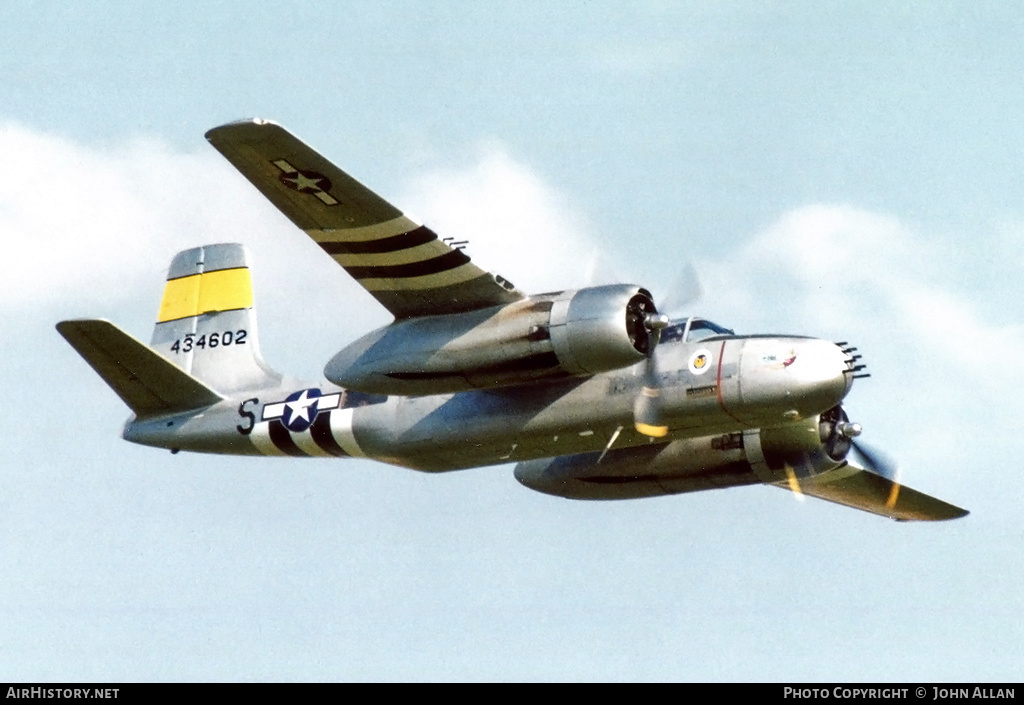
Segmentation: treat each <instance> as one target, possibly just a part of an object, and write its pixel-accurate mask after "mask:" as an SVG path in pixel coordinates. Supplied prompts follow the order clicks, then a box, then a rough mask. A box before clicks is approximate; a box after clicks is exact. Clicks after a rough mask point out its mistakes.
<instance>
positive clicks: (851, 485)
mask: <svg viewBox="0 0 1024 705" xmlns="http://www.w3.org/2000/svg"><path fill="white" fill-rule="evenodd" d="M775 485H776V486H777V487H782V488H785V489H789V490H793V491H794V492H798V493H799V494H805V495H810V496H811V497H817V498H819V499H824V500H828V501H829V502H835V503H836V504H842V505H844V506H847V507H852V508H854V509H861V510H863V511H865V512H871V513H872V514H879V515H881V516H885V517H889V518H890V519H896V520H897V521H942V520H944V519H958V518H960V517H962V516H966V515H967V514H968V513H969V512H968V511H967V510H966V509H961V508H960V507H956V506H953V505H952V504H949V503H947V502H943V501H942V500H941V499H936V498H935V497H932V496H930V495H926V494H924V493H923V492H918V491H917V490H914V489H911V488H909V487H906V486H904V485H901V484H899V483H897V482H893V481H892V480H889V479H886V478H884V477H882V476H881V475H878V474H876V473H873V472H871V471H870V470H865V469H863V468H859V467H856V466H855V465H852V464H849V463H847V464H846V465H844V466H842V467H839V468H836V469H835V470H829V471H827V472H823V473H821V474H819V475H814V476H813V477H808V478H800V480H799V481H798V482H797V481H795V480H793V479H791V480H788V481H783V482H778V483H775Z"/></svg>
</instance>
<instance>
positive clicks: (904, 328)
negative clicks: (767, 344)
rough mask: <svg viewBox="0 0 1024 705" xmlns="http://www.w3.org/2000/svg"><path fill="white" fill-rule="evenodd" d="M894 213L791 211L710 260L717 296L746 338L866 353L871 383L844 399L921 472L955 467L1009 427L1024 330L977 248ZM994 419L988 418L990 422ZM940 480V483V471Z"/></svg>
mask: <svg viewBox="0 0 1024 705" xmlns="http://www.w3.org/2000/svg"><path fill="white" fill-rule="evenodd" d="M955 249H956V248H955V247H951V246H950V245H949V244H948V242H946V241H945V240H944V239H940V238H939V237H938V236H936V235H935V234H934V233H930V232H919V231H918V229H917V228H916V227H914V226H911V225H908V224H907V223H905V222H903V221H901V220H900V219H898V218H896V217H893V216H891V215H885V214H878V213H872V212H869V211H865V210H861V209H857V208H852V207H849V206H831V205H814V206H807V207H803V208H798V209H795V210H793V211H790V212H788V213H785V214H783V215H782V216H781V217H780V218H779V219H778V220H777V221H776V222H775V223H774V224H773V225H771V226H770V227H768V228H766V229H765V230H764V231H762V232H760V233H758V234H756V235H754V236H753V237H752V238H751V239H750V240H748V241H747V243H746V244H745V245H744V246H743V247H742V248H741V249H740V250H739V251H738V252H736V254H735V256H733V257H730V258H729V259H728V261H714V262H709V261H705V262H701V263H699V264H698V269H699V271H700V274H701V278H702V280H703V281H704V284H705V289H706V291H707V301H708V304H709V306H710V307H713V309H714V311H715V314H714V315H715V316H720V317H721V318H722V321H721V322H723V323H726V324H732V325H735V327H736V328H737V330H739V331H742V332H788V333H795V334H808V335H814V336H818V337H823V338H829V339H832V340H847V341H850V342H851V343H852V344H854V345H856V346H858V347H859V352H860V353H861V354H863V356H864V358H863V362H865V363H866V364H867V365H868V370H867V371H868V372H870V373H871V374H872V379H870V380H865V381H862V382H859V383H858V384H856V385H855V386H854V390H853V392H852V393H851V394H850V396H849V397H848V404H847V407H848V409H849V410H850V411H851V413H852V414H853V415H854V416H855V417H856V418H857V420H860V421H862V422H866V423H865V426H866V438H868V440H869V442H870V441H873V442H875V443H878V444H881V445H882V446H883V447H886V448H888V449H889V450H890V452H892V453H893V454H894V455H897V456H899V457H900V458H901V460H903V461H906V462H907V464H908V465H909V466H911V467H912V468H916V469H917V470H916V473H917V474H914V473H912V475H911V478H910V481H911V484H913V479H914V478H915V477H916V478H921V477H928V476H933V475H936V474H939V475H940V476H941V475H943V474H948V475H949V476H954V475H958V474H959V473H961V472H962V468H963V467H964V466H965V465H966V464H968V463H972V462H973V459H974V458H977V457H980V456H981V455H982V451H981V447H982V446H985V445H991V444H993V443H997V444H1000V445H1002V446H1004V447H1006V448H1009V447H1010V446H1011V445H1014V444H1016V445H1018V446H1019V441H1018V440H1016V439H1015V438H1011V437H1008V436H1007V435H1006V428H1008V427H1010V426H1012V424H1013V423H1014V422H1013V420H1012V417H1013V416H1014V415H1015V413H1016V410H1015V409H1014V406H1015V401H1014V400H1012V399H1011V398H1008V397H1007V396H1006V390H1013V389H1020V388H1022V387H1024V371H1022V369H1021V367H1020V365H1019V363H1018V360H1019V359H1021V358H1022V357H1024V329H1022V326H1021V325H1020V323H1019V322H1011V323H997V322H994V321H993V320H991V318H990V317H989V316H987V315H986V314H985V313H983V312H984V310H985V307H984V304H985V301H983V300H982V299H983V297H984V290H983V289H978V288H977V287H975V286H973V285H972V286H971V287H970V288H968V286H967V284H965V277H964V274H963V273H964V272H965V271H967V270H970V269H972V268H973V267H974V261H973V259H972V256H971V255H970V254H969V253H968V252H961V253H960V256H958V257H957V258H955V259H954V258H950V257H949V252H950V250H955ZM982 419H985V420H987V423H984V424H982V423H979V421H980V420H982ZM933 480H934V477H933Z"/></svg>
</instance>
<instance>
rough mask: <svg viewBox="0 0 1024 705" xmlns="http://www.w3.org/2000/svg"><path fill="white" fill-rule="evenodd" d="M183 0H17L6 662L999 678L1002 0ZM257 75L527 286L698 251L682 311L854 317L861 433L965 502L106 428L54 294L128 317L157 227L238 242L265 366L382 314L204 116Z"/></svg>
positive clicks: (660, 263)
mask: <svg viewBox="0 0 1024 705" xmlns="http://www.w3.org/2000/svg"><path fill="white" fill-rule="evenodd" d="M179 5H180V4H179ZM179 5H175V6H173V7H172V5H170V4H166V6H165V7H166V9H159V6H154V5H147V6H146V7H144V8H143V7H141V6H139V5H138V4H136V3H117V2H94V3H90V4H89V5H88V6H84V5H76V4H67V3H45V2H17V1H16V2H10V3H5V4H4V5H3V6H2V7H0V26H2V27H4V28H5V30H6V31H5V42H4V49H3V50H2V51H0V95H3V96H4V99H3V101H2V103H0V154H3V155H4V156H3V159H4V163H5V165H4V168H3V169H2V170H0V234H2V236H3V241H4V243H5V245H6V247H7V251H6V253H5V257H3V258H0V293H2V294H3V296H2V297H0V299H2V301H0V322H2V326H3V328H2V329H3V331H4V334H3V335H2V336H0V359H2V360H3V363H4V372H3V377H2V379H3V389H4V390H5V391H6V393H7V396H8V399H9V402H8V408H9V409H10V410H11V413H10V417H11V418H10V422H9V424H8V426H7V428H8V431H7V433H6V434H5V435H4V439H5V440H6V441H7V442H6V443H4V460H3V462H2V463H0V573H2V574H3V575H4V576H6V579H5V580H4V581H2V582H0V663H3V664H4V667H3V668H2V669H0V670H2V671H3V675H4V676H6V677H7V678H9V679H11V680H126V681H131V680H143V681H150V680H260V681H263V680H274V681H276V680H453V679H470V680H480V679H486V680H538V679H539V680H741V681H742V680H757V681H763V680H771V681H776V680H777V681H789V680H793V681H803V680H824V681H845V680H853V681H856V680H872V681H906V682H913V681H932V680H941V681H958V680H1015V679H1020V678H1021V676H1022V669H1021V665H1020V664H1021V663H1024V627H1022V626H1021V625H1020V620H1019V615H1020V613H1021V611H1022V608H1024V598H1022V596H1021V595H1022V593H1021V591H1020V589H1019V586H1020V585H1021V584H1022V582H1024V564H1022V562H1021V561H1020V558H1019V552H1020V546H1021V545H1022V542H1024V520H1022V519H1021V518H1020V516H1021V513H1020V511H1019V506H1020V497H1021V496H1022V489H1024V481H1022V479H1021V477H1020V474H1019V472H1018V470H1017V468H1018V466H1019V458H1020V457H1021V456H1022V454H1024V442H1022V440H1021V438H1020V437H1019V434H1018V433H1017V426H1018V422H1017V417H1018V415H1019V409H1018V407H1019V404H1018V400H1017V396H1018V394H1019V391H1020V390H1021V389H1022V387H1024V373H1022V372H1021V370H1020V366H1019V363H1018V360H1019V359H1021V355H1022V354H1024V328H1022V321H1021V313H1020V312H1021V310H1022V304H1024V296H1022V287H1021V285H1020V281H1021V274H1022V273H1024V272H1022V270H1024V265H1022V262H1024V257H1022V246H1021V244H1020V243H1021V241H1022V240H1021V238H1022V236H1024V219H1022V208H1021V205H1020V199H1021V196H1022V194H1024V179H1022V177H1021V171H1020V168H1019V165H1018V164H1017V160H1018V156H1019V155H1020V154H1022V153H1024V144H1022V141H1024V133H1022V132H1021V130H1020V129H1019V120H1018V119H1017V116H1019V115H1020V114H1021V112H1022V108H1024V87H1022V84H1021V82H1020V81H1019V67H1020V66H1021V65H1024V49H1022V48H1021V43H1020V41H1019V37H1020V36H1021V30H1022V29H1024V27H1022V24H1024V13H1022V12H1021V11H1019V10H1017V9H1016V8H1015V7H1014V6H1013V5H1011V4H1007V3H970V4H968V3H962V4H961V3H948V4H936V3H903V4H901V5H899V6H898V7H889V8H883V7H881V6H880V7H874V6H867V5H864V4H863V3H833V4H830V5H828V6H824V7H822V6H820V4H819V3H659V2H650V3H638V4H633V5H630V6H629V7H628V8H627V7H626V6H621V4H617V3H562V4H557V3H556V4H549V5H548V6H547V7H546V8H544V9H541V8H540V7H538V6H537V5H536V4H535V3H513V2H509V3H487V4H480V3H464V4H459V3H440V4H439V3H413V2H409V3H369V2H367V3H334V2H331V3H326V2H325V3H303V4H302V5H301V6H297V7H287V6H284V5H283V4H281V3H270V2H267V3H252V2H245V3H242V2H220V3H186V4H184V6H179ZM247 116H260V117H265V118H270V119H274V120H276V121H278V122H281V123H282V124H284V125H285V126H286V127H288V128H289V129H290V130H292V131H293V132H295V133H296V134H298V135H300V136H301V137H302V138H304V139H305V140H306V141H307V142H309V143H310V144H311V145H313V146H314V147H316V148H317V149H319V150H320V151H321V152H322V153H324V154H325V155H326V156H328V157H329V158H331V159H332V160H334V161H335V162H336V163H337V164H338V165H339V166H341V167H342V168H343V169H346V170H347V171H349V172H350V173H352V174H353V175H354V176H356V178H358V179H360V180H361V181H363V182H364V183H366V184H367V185H368V186H370V187H371V188H373V189H374V190H376V191H378V192H379V193H381V194H382V195H384V196H385V197H387V198H389V199H390V200H392V201H393V202H394V203H396V204H397V205H398V206H399V207H401V208H403V209H405V210H407V211H409V212H410V213H412V214H413V215H415V216H417V217H419V218H421V219H423V220H424V221H425V222H426V223H427V224H429V225H430V226H431V227H433V228H434V229H435V230H437V231H438V232H441V233H442V234H444V235H452V236H455V237H458V238H460V239H462V238H465V239H468V240H469V241H470V245H469V252H470V254H471V255H472V256H473V257H474V258H475V259H476V260H477V261H479V262H480V263H481V264H482V265H484V266H486V267H488V268H491V269H493V270H496V271H499V272H500V273H502V274H503V275H505V276H507V277H508V278H509V279H511V280H512V281H514V282H515V283H516V284H517V285H518V286H520V288H523V289H525V290H547V289H550V288H555V287H558V288H564V287H566V286H581V285H585V284H587V283H588V282H592V281H601V280H610V279H627V280H631V281H636V282H637V283H640V284H644V285H646V286H649V287H651V288H652V289H654V290H655V291H667V290H669V289H671V288H672V286H673V283H674V282H675V281H676V280H677V279H678V278H679V276H680V272H685V271H686V270H687V269H688V268H689V267H692V268H693V269H694V270H695V271H696V272H697V274H698V276H699V278H700V282H701V286H702V289H703V295H702V297H701V298H700V299H699V300H698V301H696V302H693V304H692V305H691V307H692V308H693V310H694V312H700V313H705V314H707V315H709V316H711V317H712V318H714V319H715V320H718V321H719V322H721V323H723V324H726V325H728V326H730V327H734V328H736V329H737V330H738V331H743V332H768V331H770V332H780V331H785V332H793V333H801V334H809V335H816V336H821V337H825V338H831V339H838V340H849V341H851V342H854V344H856V345H858V347H859V348H860V350H861V352H862V353H863V354H864V357H865V361H866V362H867V363H868V365H869V370H870V371H871V373H872V375H873V376H872V377H871V378H870V379H868V380H864V381H863V382H861V383H858V385H857V387H856V388H855V389H854V391H853V392H852V393H851V395H850V396H849V397H848V400H847V409H848V410H849V411H850V413H851V416H852V417H854V420H856V421H859V422H861V423H862V424H863V425H864V427H865V438H866V439H867V440H869V441H870V442H872V443H873V444H874V445H876V446H879V447H881V448H883V449H885V450H886V451H887V453H889V454H890V455H892V456H894V457H896V458H897V459H898V460H899V461H900V466H901V473H902V477H903V479H904V480H905V481H906V482H907V484H909V485H911V486H914V487H916V488H918V489H921V490H923V491H925V492H929V493H932V494H935V495H937V496H939V497H942V498H944V499H947V500H949V501H951V502H953V503H955V504H959V505H961V506H964V507H966V508H968V509H970V510H971V511H972V514H971V515H970V516H969V517H967V518H966V519H963V520H960V521H957V522H951V523H944V524H934V525H929V524H895V523H892V522H888V521H885V520H882V519H879V518H876V517H872V516H868V515H865V514H861V513H859V512H854V511H852V510H847V509H843V508H840V507H835V506H832V505H829V504H826V503H824V502H818V501H815V500H807V501H804V502H799V501H796V500H795V499H794V497H792V496H790V495H789V494H788V493H786V492H782V491H779V490H775V489H769V488H762V487H755V488H743V489H736V490H729V491H724V492H712V493H704V494H700V495H691V496H680V497H671V498H663V499H654V500H642V501H630V502H621V503H576V502H571V501H569V500H560V499H557V498H552V497H547V496H543V495H539V494H535V493H532V492H530V491H528V490H526V489H524V488H523V487H521V486H520V485H519V484H518V483H516V482H515V480H514V479H513V477H512V473H511V467H493V468H483V469H477V470H470V471H466V472H461V473H451V474H448V475H443V476H427V475H421V474H417V473H413V472H410V471H406V470H401V469H397V468H391V467H388V466H385V465H380V464H374V463H368V462H358V461H352V462H337V461H301V460H292V459H256V460H253V459H238V458H217V457H203V456H195V455H188V454H184V453H183V454H179V455H177V456H173V457H172V456H171V455H170V454H169V453H165V452H160V451H156V450H153V449H146V448H141V447H135V446H132V445H130V444H127V443H125V442H124V441H121V440H120V439H119V432H120V426H121V423H122V422H123V420H124V418H125V416H126V415H127V411H126V409H124V407H123V406H122V405H121V402H120V401H119V400H118V399H117V398H116V397H115V396H114V395H113V394H112V393H110V392H109V391H108V390H107V389H106V387H105V386H103V384H102V382H100V381H99V380H98V378H96V377H95V376H94V375H93V374H92V373H91V371H90V370H89V369H88V368H87V367H86V366H85V364H84V363H82V362H81V360H80V359H78V358H77V356H76V355H75V353H74V352H73V351H72V350H71V349H70V348H69V347H68V346H67V345H66V344H65V343H64V342H63V340H62V339H61V338H60V337H59V336H58V335H57V334H56V332H55V331H54V329H53V324H54V323H55V322H56V321H58V320H61V319H64V318H69V317H86V316H90V317H92V316H95V317H104V318H108V319H111V320H113V321H115V322H117V323H118V324H119V325H121V326H122V327H124V328H125V329H126V330H129V331H130V332H132V333H133V334H134V335H136V336H137V337H139V338H142V339H148V336H149V333H150V327H151V326H152V322H153V317H154V315H155V313H156V309H157V305H158V303H159V296H160V292H161V290H162V286H163V277H164V274H165V272H166V267H167V264H168V263H169V261H170V258H171V257H172V256H173V254H174V253H175V252H177V251H178V250H181V249H184V248H186V247H190V246H194V245H197V244H202V243H207V242H223V241H241V242H245V243H246V244H247V245H249V246H250V248H251V250H252V252H253V257H254V260H255V267H256V272H255V276H256V287H257V290H256V296H257V301H258V306H259V315H260V321H261V339H262V343H263V348H264V353H265V356H266V357H267V359H268V361H269V362H270V363H271V364H272V365H274V366H275V367H277V368H278V369H281V370H284V371H288V372H291V373H294V374H298V375H302V376H305V377H307V378H318V377H319V376H320V374H321V371H322V367H323V364H324V362H325V361H326V360H327V359H328V358H329V357H330V355H331V354H332V353H333V352H335V351H336V350H337V349H338V348H340V347H341V346H342V345H344V344H346V343H347V342H349V341H351V340H352V339H354V338H355V337H356V336H358V335H360V334H362V333H363V332H366V331H367V330H368V329H369V328H370V327H372V326H374V325H380V324H383V323H385V322H386V321H387V317H386V315H385V314H384V312H383V311H382V310H380V309H379V307H377V305H376V304H375V302H374V301H373V300H372V299H371V298H370V297H369V296H367V295H366V294H365V293H364V292H362V291H361V290H360V289H359V288H358V287H357V286H355V285H354V284H352V283H351V282H350V281H348V280H347V279H346V277H345V275H344V273H343V272H341V271H339V270H337V268H336V267H335V266H334V265H333V263H331V262H330V261H324V260H325V258H323V257H322V254H321V253H319V252H318V251H316V248H315V247H313V246H311V245H310V244H309V243H308V242H307V241H306V239H305V236H304V235H303V234H302V233H301V232H299V231H297V230H295V229H294V228H293V227H292V226H291V225H290V224H289V223H288V222H287V221H286V220H285V219H284V218H283V217H282V216H280V215H279V214H277V213H276V211H274V209H273V208H272V207H270V206H269V205H268V204H266V203H265V202H263V201H262V199H261V198H260V197H259V195H258V194H256V192H255V191H254V190H253V189H252V188H251V187H250V186H249V185H248V184H247V183H245V182H244V181H243V180H242V178H241V177H240V176H239V175H237V173H236V172H234V171H233V170H232V169H231V167H230V166H228V165H227V164H225V163H224V162H223V160H222V159H221V158H220V157H219V156H218V155H217V154H216V153H215V152H214V151H213V150H212V149H211V148H210V147H209V146H208V145H206V143H205V140H203V137H202V135H203V132H204V131H205V130H207V129H208V128H210V127H212V126H215V125H218V124H221V123H224V122H227V121H229V120H233V119H237V118H241V117H247ZM686 312H688V311H684V312H683V313H686Z"/></svg>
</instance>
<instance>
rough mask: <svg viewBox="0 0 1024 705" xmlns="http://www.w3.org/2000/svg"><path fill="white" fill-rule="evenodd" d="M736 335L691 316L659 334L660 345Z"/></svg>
mask: <svg viewBox="0 0 1024 705" xmlns="http://www.w3.org/2000/svg"><path fill="white" fill-rule="evenodd" d="M731 335H736V333H734V332H733V331H731V330H729V329H728V328H723V327H722V326H720V325H718V324H717V323H712V322H711V321H709V320H707V319H704V318H697V317H696V316H692V317H690V318H687V319H686V320H685V321H678V322H675V323H673V324H672V325H670V326H669V327H668V328H666V329H665V330H663V331H662V332H661V343H662V344H664V343H681V342H687V343H693V342H696V341H698V340H706V339H708V338H716V337H723V336H731Z"/></svg>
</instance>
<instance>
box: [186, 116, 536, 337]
mask: <svg viewBox="0 0 1024 705" xmlns="http://www.w3.org/2000/svg"><path fill="white" fill-rule="evenodd" d="M206 139H207V140H209V142H210V144H212V145H213V146H214V147H215V148H216V149H217V151H219V152H220V153H221V154H223V155H224V157H226V158H227V160H228V161H229V162H231V164H232V165H234V167H235V168H236V169H238V170H239V171H240V172H241V173H242V175H243V176H245V178H247V179H248V180H249V181H250V182H251V183H252V184H253V185H254V186H255V187H256V188H257V189H258V190H259V191H260V193H262V194H263V195H264V196H266V197H267V199H268V200H269V201H270V202H271V203H273V204H274V205H275V206H276V207H277V208H278V210H280V211H281V212H282V213H284V214H285V215H286V216H287V217H288V218H289V219H290V220H291V221H292V222H293V223H295V225H297V226H298V227H299V228H301V229H302V230H304V231H305V232H306V234H307V235H309V236H310V237H311V238H312V239H313V241H314V242H316V243H317V244H318V245H319V246H320V248H321V249H323V250H324V252H326V253H327V254H329V255H330V256H331V257H332V258H333V259H334V261H335V262H337V263H338V264H339V265H341V267H342V268H344V269H345V271H346V272H348V273H349V274H350V275H351V276H352V277H353V278H355V279H356V281H357V282H359V284H360V285H361V286H362V287H363V288H364V289H366V290H367V291H368V292H369V293H370V294H371V295H372V296H373V297H374V298H375V299H377V301H379V302H380V303H381V304H382V305H383V306H384V307H385V308H386V309H387V310H388V311H390V312H391V313H392V314H393V315H394V316H395V317H396V318H411V317H415V316H426V315H436V314H446V313H458V312H462V311H472V310H475V309H480V308H487V307H489V306H497V305H501V304H506V303H511V302H513V301H518V300H520V299H522V298H524V297H523V294H522V293H520V292H519V291H518V290H516V289H515V287H513V286H512V285H511V283H509V282H508V281H506V280H504V279H502V278H501V277H498V276H496V275H493V274H490V273H489V272H486V271H484V270H483V269H481V268H479V267H477V266H476V265H475V264H473V263H472V262H471V261H470V258H469V257H468V256H467V255H466V254H465V253H464V252H463V251H462V250H461V249H458V248H453V247H451V246H450V245H448V244H447V243H446V242H445V241H443V240H441V239H440V238H438V236H437V234H436V233H434V232H433V231H432V230H430V229H429V228H427V227H424V226H423V225H420V224H418V223H415V222H414V221H412V220H411V219H409V218H408V217H406V216H405V215H403V214H402V212H401V211H400V210H398V209H397V208H395V207H394V206H392V205H391V204H390V203H388V202H387V201H385V200H384V199H383V198H381V197H380V196H378V195H377V194H375V193H373V192H372V191H370V190H369V189H368V188H366V187H365V186H363V185H362V184H360V183H359V182H358V181H356V180H355V179H353V178H352V177H351V176H349V175H348V174H346V173H345V172H343V171H342V170H341V169H339V168H338V167H336V166H334V165H333V164H332V163H331V162H329V161H328V160H327V159H325V158H324V157H322V156H321V155H320V154H318V153H317V152H316V151H314V150H313V149H311V148H310V147H308V146H307V145H306V144H304V143H303V142H302V141H301V140H299V139H298V138H296V137H295V136H294V135H292V134H291V133H289V132H288V131H287V130H285V129H284V128H283V127H281V126H280V125H277V124H275V123H273V122H268V121H265V120H244V121H240V122H234V123H229V124H227V125H222V126H221V127H215V128H213V129H212V130H210V131H209V132H207V133H206Z"/></svg>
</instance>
